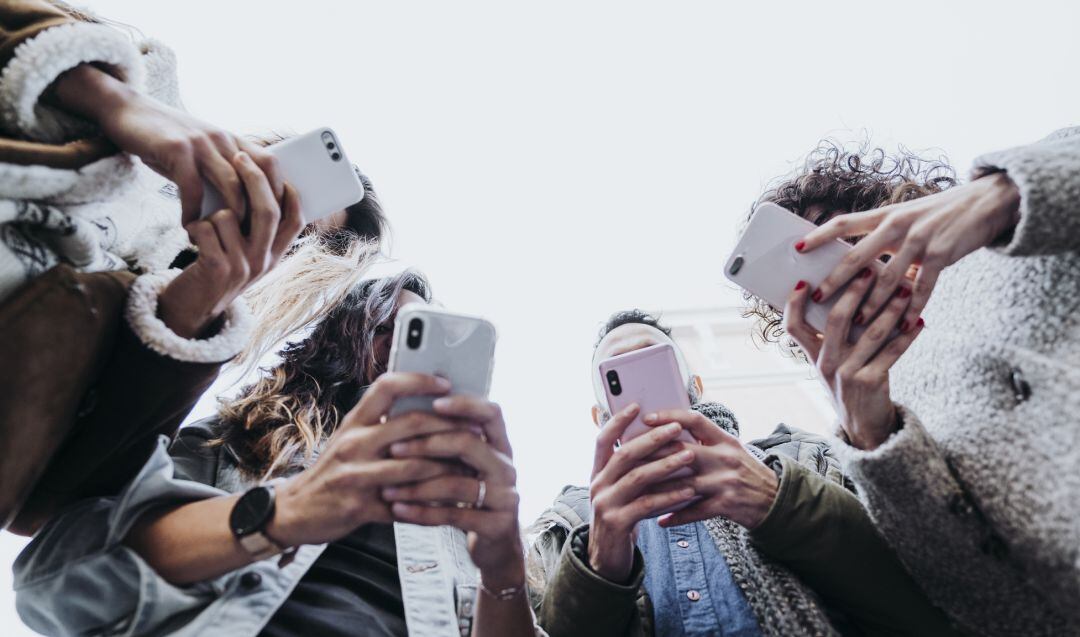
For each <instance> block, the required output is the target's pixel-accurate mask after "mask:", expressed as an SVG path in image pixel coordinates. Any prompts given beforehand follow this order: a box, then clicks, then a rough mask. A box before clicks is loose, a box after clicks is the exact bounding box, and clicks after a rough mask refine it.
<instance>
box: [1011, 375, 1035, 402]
mask: <svg viewBox="0 0 1080 637" xmlns="http://www.w3.org/2000/svg"><path fill="white" fill-rule="evenodd" d="M1011 380H1012V388H1013V394H1014V395H1015V396H1016V402H1018V403H1022V402H1024V401H1025V400H1027V399H1028V398H1031V385H1030V384H1028V382H1027V379H1025V378H1024V372H1022V371H1020V368H1019V367H1014V368H1013V369H1012V374H1011Z"/></svg>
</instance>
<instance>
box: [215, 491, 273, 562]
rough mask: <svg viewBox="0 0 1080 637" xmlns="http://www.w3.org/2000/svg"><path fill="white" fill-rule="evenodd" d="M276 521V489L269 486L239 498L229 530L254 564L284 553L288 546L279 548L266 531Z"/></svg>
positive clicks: (230, 517) (234, 507)
mask: <svg viewBox="0 0 1080 637" xmlns="http://www.w3.org/2000/svg"><path fill="white" fill-rule="evenodd" d="M273 519H274V487H273V485H269V484H264V485H261V486H258V487H254V488H252V489H249V490H248V491H247V493H245V494H244V495H242V496H240V499H239V500H237V501H236V504H235V505H233V510H232V513H230V514H229V528H230V529H232V532H233V535H234V536H235V537H236V540H237V541H238V542H240V546H242V547H244V550H245V551H247V552H248V553H249V554H251V557H252V559H254V560H255V561H259V560H265V559H266V558H268V557H271V556H274V555H277V554H278V553H283V552H285V547H283V546H279V545H278V544H277V542H274V541H273V540H271V539H270V538H269V537H267V536H266V534H265V533H264V532H263V531H264V529H266V525H267V524H269V523H270V521H271V520H273Z"/></svg>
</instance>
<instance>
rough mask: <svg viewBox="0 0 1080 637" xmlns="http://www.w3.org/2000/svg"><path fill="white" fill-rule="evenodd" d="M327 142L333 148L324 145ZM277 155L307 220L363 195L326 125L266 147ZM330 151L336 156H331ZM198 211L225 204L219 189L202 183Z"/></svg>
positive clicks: (204, 213)
mask: <svg viewBox="0 0 1080 637" xmlns="http://www.w3.org/2000/svg"><path fill="white" fill-rule="evenodd" d="M329 144H332V145H333V148H332V149H331V148H327V146H328V145H329ZM266 150H267V152H269V153H270V154H271V155H273V156H274V157H276V158H277V160H278V165H279V166H280V168H281V176H282V178H283V179H284V180H285V181H286V182H288V183H289V184H290V185H292V187H293V188H295V189H296V192H297V193H298V194H299V195H300V212H301V214H302V215H303V218H304V223H305V224H308V223H311V222H312V221H316V220H318V219H321V218H323V217H325V216H326V215H328V214H331V213H334V212H337V211H338V210H342V209H344V208H347V207H349V206H351V205H353V204H355V203H357V202H358V201H360V200H361V199H363V198H364V185H363V183H361V182H360V176H359V175H357V174H356V169H355V168H353V165H352V163H351V162H350V161H349V158H348V156H347V155H345V149H344V148H343V147H342V146H341V142H340V141H339V140H338V137H337V135H336V134H335V133H334V131H333V130H331V129H329V128H317V129H315V130H313V131H311V132H308V133H304V134H303V135H297V136H296V137H290V138H289V139H286V140H285V141H283V142H279V143H277V144H274V145H272V146H268V147H267V149H266ZM332 153H338V154H339V155H340V157H339V158H338V159H336V160H335V159H333V158H332V157H331V154H332ZM204 187H205V191H204V193H205V194H204V195H203V203H202V211H201V214H200V217H206V216H207V215H210V214H213V213H214V212H217V211H218V210H221V209H222V208H224V207H225V200H224V199H222V197H221V193H220V192H218V190H217V188H214V187H213V186H212V185H211V184H210V183H208V182H207V183H204Z"/></svg>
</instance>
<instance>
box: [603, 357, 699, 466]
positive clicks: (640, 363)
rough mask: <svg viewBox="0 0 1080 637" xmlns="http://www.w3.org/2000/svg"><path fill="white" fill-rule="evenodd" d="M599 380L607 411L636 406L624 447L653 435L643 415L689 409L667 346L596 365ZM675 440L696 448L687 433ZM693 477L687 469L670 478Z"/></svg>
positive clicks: (681, 379) (683, 381)
mask: <svg viewBox="0 0 1080 637" xmlns="http://www.w3.org/2000/svg"><path fill="white" fill-rule="evenodd" d="M599 369H600V376H601V378H603V379H604V393H605V394H606V395H607V402H608V411H609V413H612V414H615V413H618V412H619V411H621V410H623V409H625V408H627V407H629V406H630V405H631V404H632V403H637V404H638V406H639V407H640V409H639V410H638V415H637V416H636V417H635V418H634V420H633V422H631V423H630V425H629V426H627V428H626V431H625V432H624V433H623V437H622V438H621V439H619V444H624V443H626V442H627V441H629V440H632V439H634V438H636V437H637V436H640V435H642V434H644V433H648V432H649V431H652V429H653V428H652V427H650V426H648V425H646V424H645V422H644V421H643V420H642V418H643V417H644V416H645V415H646V414H650V413H654V412H657V411H662V410H667V409H690V394H689V391H688V388H687V386H686V383H687V381H688V379H687V378H684V377H683V375H682V372H680V371H679V361H678V359H677V358H675V349H674V348H673V347H672V346H671V345H670V344H669V343H660V344H657V345H650V346H649V347H643V348H641V349H637V350H634V351H632V352H626V353H625V354H619V355H617V356H612V357H611V358H607V359H604V360H602V361H600V363H599ZM678 440H681V441H683V442H688V443H691V444H697V440H695V439H694V437H693V436H691V435H690V433H689V432H687V431H683V432H682V433H681V434H679V437H678ZM691 473H692V471H691V470H690V468H689V467H684V468H682V469H679V470H678V471H676V472H675V473H672V474H671V477H673V478H681V477H683V476H688V475H690V474H691Z"/></svg>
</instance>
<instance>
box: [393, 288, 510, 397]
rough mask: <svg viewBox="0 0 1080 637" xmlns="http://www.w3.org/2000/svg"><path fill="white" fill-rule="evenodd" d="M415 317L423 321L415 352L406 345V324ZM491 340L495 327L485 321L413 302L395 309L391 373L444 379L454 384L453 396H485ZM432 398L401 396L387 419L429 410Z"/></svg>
mask: <svg viewBox="0 0 1080 637" xmlns="http://www.w3.org/2000/svg"><path fill="white" fill-rule="evenodd" d="M414 318H419V319H420V320H421V321H423V335H422V338H421V341H420V343H419V347H417V348H416V349H413V348H410V347H409V345H408V342H407V338H408V335H407V332H408V325H409V322H410V321H411V320H412V319H414ZM495 339H496V335H495V326H493V325H492V324H491V323H490V322H489V321H487V320H484V319H482V318H478V317H475V316H466V315H464V314H457V313H454V312H449V311H446V310H443V309H439V308H434V307H431V306H429V305H423V304H412V303H411V304H409V305H406V306H405V307H403V308H401V309H400V310H398V314H397V318H396V319H395V320H394V340H393V343H392V344H391V346H390V364H389V369H390V371H395V372H418V373H422V374H434V375H435V376H442V377H443V378H446V379H448V380H449V381H450V383H451V385H452V387H451V389H450V394H451V395H456V394H467V395H472V396H481V397H484V398H486V397H487V395H488V390H489V389H490V387H491V373H492V369H493V366H494V361H495ZM433 400H434V398H433V397H431V396H408V397H406V398H402V399H400V400H398V401H397V402H396V403H394V406H393V407H392V408H391V410H390V415H391V416H396V415H398V414H403V413H406V412H410V411H431V409H432V407H431V403H432V401H433Z"/></svg>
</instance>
